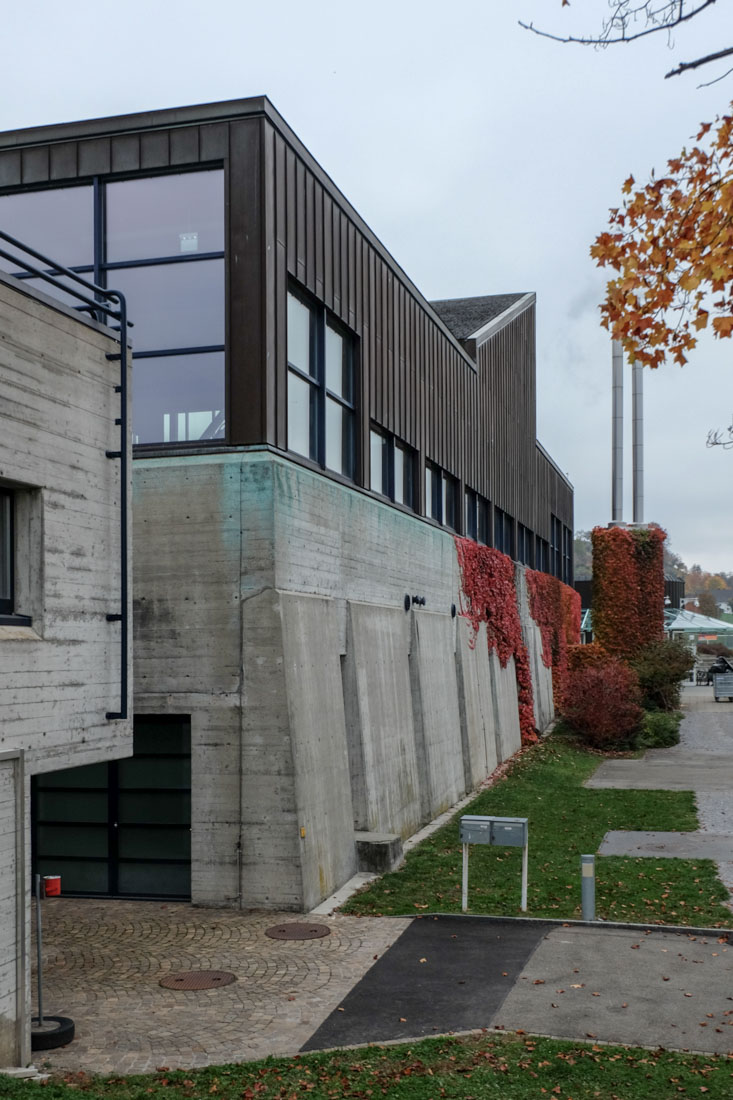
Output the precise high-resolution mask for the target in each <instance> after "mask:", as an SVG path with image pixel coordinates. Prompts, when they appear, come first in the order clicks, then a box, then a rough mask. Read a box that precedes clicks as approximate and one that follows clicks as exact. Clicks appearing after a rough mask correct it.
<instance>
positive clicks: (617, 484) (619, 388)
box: [611, 340, 624, 523]
mask: <svg viewBox="0 0 733 1100" xmlns="http://www.w3.org/2000/svg"><path fill="white" fill-rule="evenodd" d="M611 347H612V353H611V364H612V371H613V380H612V384H611V401H612V443H611V522H612V523H623V518H624V356H623V350H622V348H621V342H620V340H614V341H613V344H612V345H611Z"/></svg>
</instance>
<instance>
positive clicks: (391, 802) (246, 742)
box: [135, 450, 520, 909]
mask: <svg viewBox="0 0 733 1100" xmlns="http://www.w3.org/2000/svg"><path fill="white" fill-rule="evenodd" d="M135 551H136V557H135V562H136V569H135V607H136V616H137V619H136V632H135V653H136V672H137V676H136V684H137V691H138V693H139V694H138V696H137V709H138V710H140V711H145V712H147V713H151V712H153V713H155V712H157V713H164V712H177V713H185V714H191V715H192V786H193V791H194V798H193V807H192V814H193V819H192V853H193V854H192V861H193V863H192V892H193V899H194V901H195V902H198V903H200V904H213V905H234V906H243V907H248V906H264V907H273V908H287V909H304V908H309V907H311V906H312V905H314V904H316V903H317V902H318V901H319V900H321V899H322V898H323V897H325V896H328V894H329V893H331V892H332V891H333V890H335V889H336V888H337V887H338V886H340V885H342V884H343V882H344V881H345V880H346V879H348V878H349V877H350V875H351V874H352V873H353V871H354V870H355V869H356V856H355V844H354V832H355V831H366V832H379V833H392V834H399V835H401V836H402V837H407V836H409V835H411V834H412V833H413V832H414V831H415V830H416V829H417V828H419V827H420V825H421V824H423V823H424V822H426V821H428V820H430V819H431V818H432V817H434V816H436V815H437V814H438V813H439V812H441V810H443V809H446V808H447V807H449V806H451V805H453V804H454V803H455V802H456V801H457V800H458V799H459V798H460V797H461V795H463V794H464V793H465V792H466V791H467V790H471V789H473V788H474V787H475V786H476V785H477V784H478V783H480V782H481V780H482V779H484V778H485V777H486V776H487V775H489V774H490V773H491V772H492V771H493V770H494V768H495V767H496V764H497V763H498V762H500V761H503V760H506V759H507V758H508V757H509V756H511V755H512V754H513V753H515V752H516V751H517V750H518V748H519V747H520V729H519V715H518V707H517V687H516V677H515V672H514V663H513V661H510V662H509V663H508V665H507V667H506V668H502V667H501V665H500V663H499V660H498V657H497V655H496V654H495V653H489V651H488V647H487V642H486V633H485V628H483V627H482V628H481V629H480V630H479V632H478V634H477V636H476V637H475V638H474V637H472V631H471V627H470V624H469V623H468V621H467V620H466V619H465V618H464V617H462V616H461V615H456V607H457V606H458V605H459V602H460V575H459V570H458V563H457V556H456V549H455V543H454V539H453V537H452V536H451V534H450V533H449V532H447V531H445V530H442V529H439V528H437V527H435V526H433V525H431V524H428V523H425V522H423V521H422V520H420V519H419V518H417V517H416V516H414V515H412V514H410V513H408V512H404V511H401V510H399V509H397V508H394V507H392V506H390V505H388V504H383V503H382V502H380V501H377V500H375V499H374V498H373V497H371V496H370V495H369V494H367V493H362V492H359V491H358V490H356V489H354V488H351V487H348V486H345V485H341V484H339V483H337V482H335V481H332V480H330V479H327V478H323V477H321V476H319V474H318V473H317V472H311V471H309V470H306V469H304V468H303V467H301V466H298V465H297V464H295V463H291V462H289V461H288V460H287V459H286V458H284V457H281V456H279V455H275V454H273V453H270V452H267V451H257V450H254V451H243V452H239V453H234V454H233V453H228V454H219V455H211V456H205V455H198V456H186V457H170V458H155V459H140V460H137V461H136V463H135ZM414 596H417V597H419V598H420V600H421V601H422V599H424V600H425V603H424V605H423V604H422V603H416V602H414V601H413V597H414ZM406 597H407V604H408V607H407V610H406V609H405V602H406Z"/></svg>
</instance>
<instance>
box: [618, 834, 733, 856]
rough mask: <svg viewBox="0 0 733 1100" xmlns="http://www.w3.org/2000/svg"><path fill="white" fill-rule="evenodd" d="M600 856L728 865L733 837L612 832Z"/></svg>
mask: <svg viewBox="0 0 733 1100" xmlns="http://www.w3.org/2000/svg"><path fill="white" fill-rule="evenodd" d="M598 854H599V855H601V856H650V857H654V858H655V859H660V858H661V859H664V858H667V859H714V860H718V861H726V862H727V861H731V860H733V836H719V835H716V834H715V833H675V832H656V833H655V832H644V831H639V830H633V829H611V830H610V831H609V832H607V833H606V835H605V836H604V838H603V840H602V841H601V846H600V848H599V849H598Z"/></svg>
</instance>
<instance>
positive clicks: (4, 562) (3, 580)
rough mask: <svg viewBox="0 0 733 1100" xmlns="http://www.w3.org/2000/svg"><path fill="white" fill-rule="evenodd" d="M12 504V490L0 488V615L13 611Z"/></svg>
mask: <svg viewBox="0 0 733 1100" xmlns="http://www.w3.org/2000/svg"><path fill="white" fill-rule="evenodd" d="M14 504H15V502H14V500H13V494H12V492H11V491H10V490H9V489H0V615H12V613H13V573H14V561H13V558H14V554H15V534H14V530H13V528H14V518H15V517H14V513H15V507H14Z"/></svg>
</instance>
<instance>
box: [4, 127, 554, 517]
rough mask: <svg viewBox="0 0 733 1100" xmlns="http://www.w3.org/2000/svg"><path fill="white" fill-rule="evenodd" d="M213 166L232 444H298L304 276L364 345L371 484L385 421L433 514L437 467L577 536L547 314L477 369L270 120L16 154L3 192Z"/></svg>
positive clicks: (512, 332) (494, 345)
mask: <svg viewBox="0 0 733 1100" xmlns="http://www.w3.org/2000/svg"><path fill="white" fill-rule="evenodd" d="M301 148H302V147H301ZM213 163H219V164H223V165H224V169H225V180H226V202H227V206H228V210H229V218H228V240H227V250H228V265H227V268H228V270H227V280H228V281H227V286H228V295H229V306H228V309H227V347H228V367H229V369H228V374H227V398H228V414H229V423H228V428H229V433H230V434H229V441H230V442H231V443H233V444H253V443H269V444H271V445H274V446H276V447H278V448H281V449H283V450H285V449H286V448H287V423H286V409H287V402H286V386H287V362H286V293H287V285H288V279H289V278H290V279H294V280H295V281H296V282H297V283H298V284H299V285H300V286H301V287H304V288H305V289H306V290H307V291H309V292H310V293H311V294H313V295H314V296H315V297H316V298H317V299H318V300H319V301H322V302H323V303H324V304H325V305H326V307H327V308H328V309H330V310H331V311H332V312H333V313H334V314H335V316H337V317H338V318H339V319H340V320H341V321H342V322H343V323H344V324H345V325H346V326H347V327H348V328H349V329H351V330H352V331H353V332H354V333H355V334H356V336H357V338H358V342H359V360H360V369H361V372H362V374H361V387H360V392H361V400H362V402H363V403H365V405H366V407H364V406H362V408H361V409H360V418H359V424H360V435H361V439H360V446H361V452H362V453H361V456H360V457H361V462H360V476H361V479H362V481H363V483H364V484H365V485H368V482H369V471H368V461H369V453H368V429H369V423H370V421H374V422H375V423H376V424H378V425H381V426H382V427H384V428H385V429H386V430H388V431H391V432H393V433H394V434H395V435H396V436H397V437H398V438H400V439H402V440H403V441H404V442H406V443H408V444H410V445H411V446H412V447H414V448H415V449H416V450H417V451H418V453H419V455H420V476H419V480H418V487H419V493H420V505H421V508H422V506H423V503H424V501H423V495H424V476H423V471H424V462H425V460H426V459H430V460H431V461H433V462H435V463H437V464H438V465H439V466H441V467H443V468H444V469H446V470H448V471H449V472H450V473H452V474H453V475H455V476H456V477H458V478H459V479H460V481H461V483H462V486H466V487H470V488H472V489H474V490H476V491H477V492H479V493H481V494H482V495H483V496H485V497H487V498H488V499H489V500H490V501H491V502H492V503H493V504H495V505H496V506H497V507H499V508H501V509H503V510H504V511H505V512H508V513H509V514H510V515H511V516H513V517H514V519H515V520H516V521H518V522H520V523H523V524H524V525H525V526H527V527H529V528H530V529H531V530H532V531H534V532H535V533H536V534H537V535H538V536H540V537H541V538H545V539H549V536H550V514H554V515H556V516H557V517H558V518H559V519H560V520H561V521H562V522H563V523H564V524H565V525H566V526H568V527H570V528H572V526H573V498H572V489H571V488H570V487H569V485H568V483H567V481H566V480H565V479H564V478H563V476H562V475H561V474H560V473H559V471H558V470H557V468H556V467H555V466H554V464H553V463H552V462H551V461H550V460H548V458H547V457H546V456H545V455H544V454H543V452H542V451H541V450H539V449H538V448H537V446H536V436H535V398H536V386H535V327H534V321H535V317H534V307H533V306H531V307H529V308H528V309H526V310H525V311H524V312H523V313H521V314H520V315H519V316H518V317H517V318H516V319H514V320H513V321H511V322H509V323H508V324H507V325H505V326H504V327H503V328H502V329H501V330H499V331H498V332H497V333H496V334H495V335H494V336H493V337H491V338H490V339H489V340H488V341H486V342H485V343H484V344H483V345H481V346H479V348H478V353H477V363H476V364H474V365H472V364H471V362H470V361H469V360H468V359H467V357H466V356H465V355H464V353H463V352H462V350H461V349H460V348H459V347H458V346H457V344H456V343H455V341H454V340H452V339H451V337H450V336H449V335H447V334H446V331H445V330H444V328H443V326H442V325H441V324H440V322H439V321H438V320H436V318H435V316H434V314H433V313H432V311H431V310H430V309H429V308H428V307H427V306H426V303H425V302H424V301H423V300H422V299H421V298H420V296H419V295H418V294H416V293H415V292H414V288H412V287H411V286H410V284H409V282H408V281H407V280H406V279H405V277H404V275H403V273H402V272H401V271H400V269H399V268H398V267H397V265H394V264H391V263H390V262H389V260H388V259H387V258H386V257H385V255H384V254H383V253H382V252H381V251H380V250H379V248H378V246H375V244H374V239H373V238H371V239H370V237H369V235H368V233H365V232H364V231H363V230H362V227H361V226H360V225H359V223H358V218H356V217H355V216H353V211H351V210H350V208H349V206H348V203H346V202H345V201H344V200H343V198H342V197H341V196H340V194H339V192H338V191H337V190H336V188H335V187H332V186H330V185H329V183H328V181H327V178H326V177H324V176H322V175H321V176H320V177H319V174H318V173H317V172H316V171H314V170H313V168H312V165H311V164H309V163H307V162H306V159H305V158H304V156H302V155H301V153H300V152H299V151H298V150H297V149H296V148H295V147H294V146H293V144H292V143H290V142H289V141H288V140H287V139H286V136H284V135H283V133H281V132H280V131H279V130H278V129H277V128H276V127H275V126H274V125H273V124H272V123H271V121H270V120H269V119H268V118H266V117H265V116H264V115H263V114H260V115H257V114H253V115H251V116H250V117H243V118H239V119H232V120H229V121H222V122H211V123H205V124H200V125H190V126H188V125H187V126H177V127H176V128H171V129H169V130H166V129H160V130H155V131H152V132H151V131H142V132H140V133H129V132H126V133H120V134H117V135H112V136H104V137H97V138H87V139H83V140H78V141H73V140H64V141H59V142H56V143H49V144H47V145H40V146H30V147H28V148H23V149H20V150H18V149H2V150H0V188H3V189H14V188H17V187H18V186H28V185H36V186H39V185H40V186H43V185H44V184H45V185H48V184H51V185H53V184H54V183H58V182H62V181H63V182H67V183H73V182H75V181H76V180H77V179H81V178H88V177H89V175H90V174H91V173H101V174H104V175H106V174H108V173H110V172H111V173H124V174H128V173H130V174H132V173H136V172H145V171H166V170H168V171H171V170H173V171H176V170H180V169H182V168H194V167H197V166H200V165H210V164H213ZM481 289H482V288H480V287H478V288H477V290H479V291H480V290H481Z"/></svg>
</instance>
